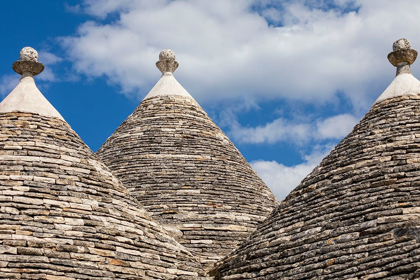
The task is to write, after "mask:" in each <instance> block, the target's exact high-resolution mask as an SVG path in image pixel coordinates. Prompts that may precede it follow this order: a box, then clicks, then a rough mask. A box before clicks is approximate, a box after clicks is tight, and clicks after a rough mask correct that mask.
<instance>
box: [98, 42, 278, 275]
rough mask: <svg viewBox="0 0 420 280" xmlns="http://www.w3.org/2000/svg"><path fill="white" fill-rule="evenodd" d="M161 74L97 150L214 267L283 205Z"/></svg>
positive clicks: (171, 61) (172, 65)
mask: <svg viewBox="0 0 420 280" xmlns="http://www.w3.org/2000/svg"><path fill="white" fill-rule="evenodd" d="M159 59H160V60H159V61H158V62H157V66H158V68H159V69H160V70H161V72H162V74H163V75H162V77H161V78H160V80H159V81H158V83H157V84H156V85H155V87H154V88H153V89H152V90H151V91H150V93H149V94H148V95H147V96H146V97H145V99H144V100H143V101H142V102H141V104H140V105H139V106H138V107H137V108H136V110H135V111H134V112H133V114H131V115H130V116H129V117H128V119H127V120H125V121H124V122H123V123H122V124H121V125H120V126H119V127H118V128H117V130H116V131H115V132H114V134H112V135H111V136H110V137H109V139H108V140H107V141H106V142H105V143H104V145H103V146H102V147H101V148H100V149H99V151H98V152H97V154H98V156H99V157H100V158H101V159H102V160H103V161H104V162H105V164H106V165H107V166H108V167H109V168H110V169H111V170H112V171H113V172H114V174H116V175H117V176H118V177H119V178H120V179H121V180H122V181H123V183H124V184H125V185H126V186H127V188H128V189H129V191H130V192H131V193H132V194H134V195H135V196H136V198H137V199H138V200H139V201H140V202H141V204H143V205H144V206H145V208H146V209H147V210H148V211H149V212H150V213H151V214H152V215H153V217H154V218H155V219H156V220H158V221H159V222H161V224H162V225H166V227H165V228H167V229H168V230H171V231H172V232H174V233H175V234H177V236H178V240H179V242H180V243H181V244H183V245H184V246H185V247H187V248H188V249H190V250H191V252H193V253H194V254H195V255H196V256H198V257H199V258H200V260H201V261H202V262H203V263H205V264H207V267H209V266H211V264H212V263H213V262H215V261H216V260H219V259H220V258H222V257H223V256H226V255H227V254H228V253H229V252H230V251H231V250H232V249H234V248H235V247H236V246H237V244H238V243H239V242H240V241H241V240H244V239H245V238H246V237H247V236H248V235H249V234H250V233H251V232H252V231H253V230H254V229H255V228H256V226H257V224H258V223H259V222H261V221H262V220H264V219H265V218H266V217H267V216H268V215H269V214H270V213H271V211H272V210H273V209H274V208H275V206H277V205H278V202H277V200H276V198H275V197H274V196H273V194H272V193H271V191H270V190H269V188H268V187H267V186H266V185H265V184H264V183H263V181H262V180H261V179H260V178H259V177H258V175H257V174H256V173H255V172H254V171H253V170H252V168H251V167H250V165H249V164H248V163H247V162H246V160H245V159H244V158H243V156H242V155H241V154H240V152H239V151H238V150H237V149H236V148H235V146H234V145H233V143H232V142H231V141H230V140H229V139H228V138H227V137H226V135H225V134H224V133H223V132H222V131H221V130H220V128H219V127H217V125H216V124H215V123H214V122H213V121H212V120H211V119H210V118H209V117H208V116H207V114H206V113H205V112H204V110H203V109H202V108H201V107H200V105H199V104H198V103H197V102H196V101H195V100H194V99H193V98H192V97H191V95H190V94H189V93H188V92H187V91H186V90H185V89H184V88H183V87H182V86H181V85H180V84H179V83H178V82H177V80H176V79H175V78H174V76H173V74H172V72H173V71H174V70H175V69H176V68H177V66H178V63H177V62H176V61H175V55H174V54H173V52H172V51H170V50H164V51H162V52H161V54H160V55H159Z"/></svg>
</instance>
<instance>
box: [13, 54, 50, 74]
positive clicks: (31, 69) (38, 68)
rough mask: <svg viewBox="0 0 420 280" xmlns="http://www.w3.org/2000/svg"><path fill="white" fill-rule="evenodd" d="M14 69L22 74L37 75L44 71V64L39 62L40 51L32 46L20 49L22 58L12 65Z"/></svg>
mask: <svg viewBox="0 0 420 280" xmlns="http://www.w3.org/2000/svg"><path fill="white" fill-rule="evenodd" d="M12 68H13V70H14V71H15V72H16V73H18V74H20V75H30V76H36V75H38V74H39V73H41V72H42V71H44V65H43V64H42V63H40V62H38V52H37V51H36V50H35V49H33V48H31V47H24V48H23V49H22V50H21V51H20V60H18V61H15V62H14V63H13V65H12Z"/></svg>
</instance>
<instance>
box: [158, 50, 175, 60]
mask: <svg viewBox="0 0 420 280" xmlns="http://www.w3.org/2000/svg"><path fill="white" fill-rule="evenodd" d="M159 61H175V53H174V52H173V51H172V50H169V49H166V50H163V51H161V52H160V54H159Z"/></svg>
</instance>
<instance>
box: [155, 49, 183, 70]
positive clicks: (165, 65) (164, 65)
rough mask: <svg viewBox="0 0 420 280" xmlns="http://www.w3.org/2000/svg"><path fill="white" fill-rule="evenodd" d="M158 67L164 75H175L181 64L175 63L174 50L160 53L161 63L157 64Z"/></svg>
mask: <svg viewBox="0 0 420 280" xmlns="http://www.w3.org/2000/svg"><path fill="white" fill-rule="evenodd" d="M156 66H157V68H159V70H160V72H162V74H164V73H168V72H169V73H173V72H174V71H175V70H176V69H177V68H178V66H179V64H178V62H176V61H175V53H174V52H173V51H172V50H169V49H166V50H163V51H161V52H160V54H159V61H158V62H156Z"/></svg>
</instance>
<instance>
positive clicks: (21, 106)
mask: <svg viewBox="0 0 420 280" xmlns="http://www.w3.org/2000/svg"><path fill="white" fill-rule="evenodd" d="M12 67H13V70H14V71H15V72H16V73H18V74H20V75H22V78H21V79H20V82H19V84H18V85H17V86H16V87H15V88H14V89H13V90H12V92H11V93H9V95H8V96H6V98H5V99H4V100H3V101H2V102H1V103H0V113H7V112H27V113H36V114H39V115H43V116H48V117H55V118H59V119H61V120H63V121H64V118H63V117H62V116H61V115H60V113H59V112H58V111H57V110H56V109H55V108H54V106H53V105H51V103H50V102H49V101H48V100H47V99H46V98H45V97H44V95H42V93H41V92H40V91H39V89H38V88H37V86H36V84H35V80H34V76H35V75H38V74H40V73H41V72H42V71H43V70H44V65H43V64H42V63H40V62H38V53H37V51H36V50H34V49H33V48H30V47H25V48H23V49H22V50H21V52H20V60H18V61H15V62H14V63H13V66H12Z"/></svg>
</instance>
